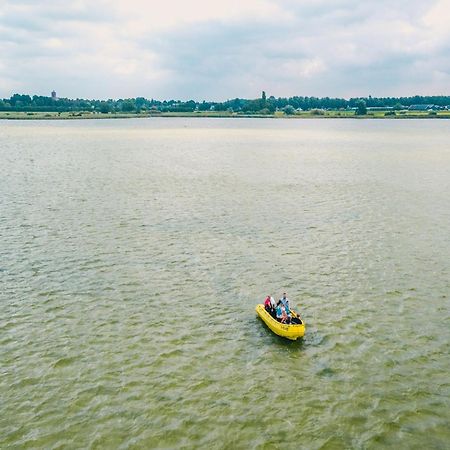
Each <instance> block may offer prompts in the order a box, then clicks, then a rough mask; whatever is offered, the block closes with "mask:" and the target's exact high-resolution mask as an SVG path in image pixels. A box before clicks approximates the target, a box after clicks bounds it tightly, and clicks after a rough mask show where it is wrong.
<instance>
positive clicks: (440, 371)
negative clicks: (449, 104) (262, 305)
mask: <svg viewBox="0 0 450 450" xmlns="http://www.w3.org/2000/svg"><path fill="white" fill-rule="evenodd" d="M0 161H1V163H0V238H1V240H0V283H1V284H0V406H1V414H0V448H45V449H47V448H122V449H132V448H173V449H178V448H208V449H209V448H212V449H222V448H224V449H225V448H226V449H241V448H242V449H249V448H257V449H270V448H280V449H298V448H305V449H319V448H320V449H340V448H362V449H366V448H367V449H370V448H389V447H391V448H394V447H395V448H405V449H416V448H417V449H424V448H427V449H445V448H449V445H450V444H449V443H450V428H449V422H450V380H449V371H450V358H449V340H450V301H449V295H450V128H449V125H448V124H447V123H446V122H443V121H415V120H408V121H402V122H398V121H379V122H378V121H339V120H338V121H334V120H331V119H330V120H326V121H322V120H305V121H288V120H283V121H277V120H252V119H248V120H247V119H242V120H227V119H197V120H195V119H142V120H126V121H109V120H105V121H80V122H78V121H71V122H45V121H43V122H0ZM284 290H286V291H287V292H288V294H289V297H290V298H291V303H293V304H294V305H298V307H299V309H300V311H301V312H302V314H303V317H304V319H305V321H306V324H307V331H306V335H305V338H304V339H303V340H302V341H300V342H289V341H284V340H282V339H281V338H278V337H277V336H275V335H273V334H272V333H271V332H270V331H269V330H268V329H267V328H266V327H265V325H264V324H263V323H262V322H261V321H260V320H259V319H258V318H257V317H256V315H255V312H254V307H255V305H256V303H257V302H261V301H262V300H263V298H264V297H265V296H266V295H267V294H269V293H271V294H273V295H274V296H279V295H280V294H281V293H282V292H283V291H284Z"/></svg>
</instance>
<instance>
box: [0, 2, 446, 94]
mask: <svg viewBox="0 0 450 450" xmlns="http://www.w3.org/2000/svg"><path fill="white" fill-rule="evenodd" d="M53 89H55V90H56V91H57V94H58V96H60V97H70V98H75V97H82V98H115V99H116V98H127V97H136V96H143V97H147V98H156V99H182V100H188V99H194V100H203V99H206V100H225V99H228V98H234V97H243V98H255V97H259V96H260V95H261V91H262V90H265V91H266V92H267V95H268V96H269V95H274V96H276V97H279V96H293V95H303V96H319V97H324V96H333V97H334V96H336V97H346V98H348V97H356V96H368V95H372V96H401V95H415V94H420V95H439V94H446V95H450V0H427V1H424V0H278V1H277V0H91V1H88V0H0V97H2V98H3V97H9V96H11V95H12V94H13V93H15V92H18V93H28V94H39V95H50V92H51V90H53Z"/></svg>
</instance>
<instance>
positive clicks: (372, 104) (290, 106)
mask: <svg viewBox="0 0 450 450" xmlns="http://www.w3.org/2000/svg"><path fill="white" fill-rule="evenodd" d="M417 104H433V105H436V106H440V107H444V106H449V105H450V96H419V95H416V96H413V97H372V96H370V95H369V97H358V98H350V99H343V98H330V97H322V98H319V97H302V96H294V97H278V98H275V97H274V96H270V97H267V96H266V93H265V92H263V93H262V95H261V98H258V99H243V98H235V99H232V100H227V101H225V102H210V101H205V100H204V101H202V102H197V101H194V100H188V101H180V100H164V101H160V100H154V99H146V98H144V97H136V98H127V99H118V100H113V99H109V100H86V99H79V98H77V99H69V98H52V97H46V96H41V95H33V96H30V95H26V94H14V95H12V96H11V97H10V98H4V99H2V100H0V111H43V112H50V111H56V112H71V111H94V112H98V113H104V114H106V113H110V112H126V113H129V112H145V111H149V112H155V113H158V112H194V111H232V112H242V113H246V114H256V113H258V114H273V113H274V112H275V111H277V110H283V111H284V112H285V113H286V114H294V113H295V111H296V110H300V109H301V110H304V111H309V110H317V111H320V110H345V109H355V110H356V111H357V112H358V113H360V114H365V112H364V111H365V108H393V109H402V108H407V107H409V106H411V105H417Z"/></svg>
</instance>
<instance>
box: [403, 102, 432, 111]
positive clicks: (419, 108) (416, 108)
mask: <svg viewBox="0 0 450 450" xmlns="http://www.w3.org/2000/svg"><path fill="white" fill-rule="evenodd" d="M431 109H436V106H435V105H425V104H423V105H422V104H420V105H411V106H410V107H409V108H408V110H409V111H430V110H431Z"/></svg>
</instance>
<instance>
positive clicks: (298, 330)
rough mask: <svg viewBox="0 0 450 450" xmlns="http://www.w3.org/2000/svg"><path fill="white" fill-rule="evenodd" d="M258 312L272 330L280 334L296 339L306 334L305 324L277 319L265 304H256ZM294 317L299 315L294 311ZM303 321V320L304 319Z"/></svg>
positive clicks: (292, 339)
mask: <svg viewBox="0 0 450 450" xmlns="http://www.w3.org/2000/svg"><path fill="white" fill-rule="evenodd" d="M256 313H257V314H258V316H259V317H260V318H261V319H262V320H263V322H264V323H265V324H266V325H267V326H268V327H269V328H270V330H271V331H272V332H274V333H275V334H277V335H278V336H281V337H284V338H286V339H290V340H291V341H295V340H297V339H298V338H301V337H303V336H304V335H305V330H306V327H305V324H304V323H301V324H289V325H288V324H285V323H280V322H278V321H277V320H275V319H274V318H273V317H272V316H271V315H270V314H269V313H268V312H267V311H266V309H265V308H264V305H262V304H258V305H256ZM292 313H293V316H294V317H299V316H298V314H296V313H295V312H294V311H292ZM302 322H303V320H302Z"/></svg>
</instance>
